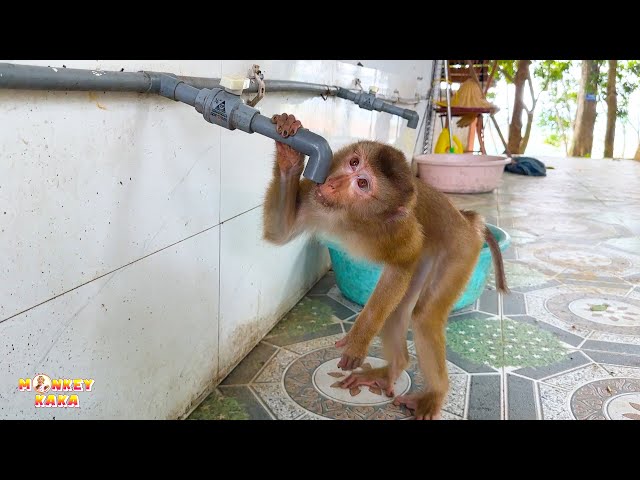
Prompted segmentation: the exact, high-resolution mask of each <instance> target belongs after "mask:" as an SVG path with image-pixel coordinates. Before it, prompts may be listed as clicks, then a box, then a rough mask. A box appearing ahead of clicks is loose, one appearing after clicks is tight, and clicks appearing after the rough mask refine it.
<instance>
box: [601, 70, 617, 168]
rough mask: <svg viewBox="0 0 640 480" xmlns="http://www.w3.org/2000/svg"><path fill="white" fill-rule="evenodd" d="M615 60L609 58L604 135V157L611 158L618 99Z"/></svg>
mask: <svg viewBox="0 0 640 480" xmlns="http://www.w3.org/2000/svg"><path fill="white" fill-rule="evenodd" d="M617 69H618V61H617V60H609V73H608V77H607V131H606V133H605V135H604V158H613V141H614V140H615V137H616V118H617V115H616V114H617V112H618V99H617V97H616V70H617Z"/></svg>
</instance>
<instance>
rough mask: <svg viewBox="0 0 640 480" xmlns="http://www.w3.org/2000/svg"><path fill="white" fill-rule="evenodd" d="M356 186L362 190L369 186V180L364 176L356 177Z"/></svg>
mask: <svg viewBox="0 0 640 480" xmlns="http://www.w3.org/2000/svg"><path fill="white" fill-rule="evenodd" d="M358 187H360V189H362V190H366V189H367V187H369V182H368V181H367V180H366V179H364V178H359V179H358Z"/></svg>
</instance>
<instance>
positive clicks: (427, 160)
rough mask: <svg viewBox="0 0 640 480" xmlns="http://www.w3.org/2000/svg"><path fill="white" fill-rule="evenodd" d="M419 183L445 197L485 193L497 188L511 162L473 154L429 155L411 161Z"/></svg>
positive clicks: (497, 157)
mask: <svg viewBox="0 0 640 480" xmlns="http://www.w3.org/2000/svg"><path fill="white" fill-rule="evenodd" d="M414 158H415V160H416V162H417V164H418V176H419V177H420V179H421V180H422V181H424V182H425V183H428V184H429V185H431V186H432V187H434V188H436V189H438V190H440V191H442V192H446V193H485V192H491V191H493V190H494V189H495V188H497V187H498V186H499V185H500V183H501V179H502V173H503V172H504V166H505V165H506V164H508V163H510V162H511V159H510V158H508V157H504V156H495V155H475V154H472V153H456V154H453V153H431V154H426V155H417V156H416V157H414Z"/></svg>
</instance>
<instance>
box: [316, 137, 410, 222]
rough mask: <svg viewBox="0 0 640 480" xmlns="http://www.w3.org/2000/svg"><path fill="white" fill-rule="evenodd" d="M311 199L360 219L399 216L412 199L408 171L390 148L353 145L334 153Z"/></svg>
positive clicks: (369, 143)
mask: <svg viewBox="0 0 640 480" xmlns="http://www.w3.org/2000/svg"><path fill="white" fill-rule="evenodd" d="M315 198H316V200H317V202H318V203H320V204H322V205H324V206H325V207H327V208H340V209H346V210H348V211H349V213H352V214H354V215H355V216H357V217H360V218H362V219H367V218H371V219H374V218H375V219H379V218H380V216H385V215H388V217H389V218H395V217H397V216H398V215H400V216H402V215H403V214H405V213H406V211H407V208H408V206H409V204H410V203H411V202H412V201H413V200H414V198H415V190H414V186H413V178H412V174H411V168H410V166H409V164H408V163H407V161H406V159H405V156H404V154H403V153H402V152H401V151H400V150H398V149H396V148H394V147H391V146H389V145H385V144H382V143H378V142H372V141H361V142H357V143H354V144H352V145H348V146H346V147H344V148H342V149H340V150H339V151H338V152H336V153H335V154H334V157H333V163H332V166H331V171H330V173H329V176H328V177H327V180H326V182H325V183H323V184H321V185H318V186H317V187H316V191H315Z"/></svg>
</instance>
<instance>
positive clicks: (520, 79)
mask: <svg viewBox="0 0 640 480" xmlns="http://www.w3.org/2000/svg"><path fill="white" fill-rule="evenodd" d="M529 65H531V60H518V70H517V71H516V75H515V78H514V79H513V83H514V85H515V86H516V97H515V99H514V100H513V114H512V116H511V124H510V125H509V142H508V144H507V147H508V150H509V154H515V153H522V151H521V150H520V147H521V144H522V111H523V110H524V84H525V82H526V81H527V78H528V76H529Z"/></svg>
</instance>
